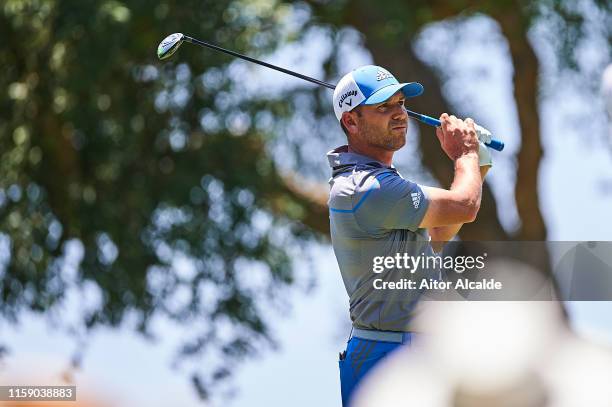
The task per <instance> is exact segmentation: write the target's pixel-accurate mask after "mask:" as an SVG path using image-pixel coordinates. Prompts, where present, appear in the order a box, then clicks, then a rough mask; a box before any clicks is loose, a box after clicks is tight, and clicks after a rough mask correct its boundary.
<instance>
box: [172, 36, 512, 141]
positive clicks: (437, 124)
mask: <svg viewBox="0 0 612 407" xmlns="http://www.w3.org/2000/svg"><path fill="white" fill-rule="evenodd" d="M184 41H187V42H190V43H192V44H196V45H199V46H202V47H206V48H210V49H214V50H216V51H220V52H224V53H226V54H229V55H232V56H234V57H237V58H241V59H244V60H245V61H249V62H253V63H254V64H257V65H261V66H265V67H266V68H270V69H274V70H276V71H279V72H282V73H285V74H287V75H291V76H295V77H296V78H300V79H303V80H305V81H308V82H312V83H314V84H316V85H321V86H325V87H326V88H329V89H332V90H333V89H336V86H335V85H332V84H331V83H327V82H323V81H320V80H318V79H314V78H311V77H310V76H306V75H302V74H300V73H297V72H293V71H290V70H288V69H285V68H281V67H280V66H276V65H273V64H269V63H267V62H263V61H259V60H257V59H255V58H251V57H249V56H246V55H243V54H240V53H238V52H235V51H231V50H229V49H225V48H222V47H220V46H218V45H215V44H211V43H209V42H206V41H201V40H198V39H197V38H193V37H190V36H188V35H185V36H184ZM406 112H407V113H408V116H410V117H412V118H414V119H417V120H419V121H420V122H422V123H425V124H428V125H430V126H434V127H440V120H438V119H435V118H433V117H430V116H427V115H424V114H420V113H416V112H413V111H410V110H406ZM485 144H486V145H487V146H488V147H490V148H492V149H494V150H497V151H502V150H503V149H504V143H503V142H502V141H498V140H491V141H490V142H489V143H485Z"/></svg>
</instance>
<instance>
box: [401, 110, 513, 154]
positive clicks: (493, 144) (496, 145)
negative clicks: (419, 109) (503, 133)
mask: <svg viewBox="0 0 612 407" xmlns="http://www.w3.org/2000/svg"><path fill="white" fill-rule="evenodd" d="M407 112H408V116H410V117H412V118H414V119H417V120H419V121H421V122H423V123H425V124H429V125H430V126H434V127H440V125H441V123H440V120H438V119H434V118H433V117H429V116H426V115H424V114H420V113H416V112H413V111H410V110H407ZM485 146H487V147H489V148H492V149H493V150H496V151H502V150H503V149H504V142H503V141H499V140H495V139H491V141H490V142H488V143H485Z"/></svg>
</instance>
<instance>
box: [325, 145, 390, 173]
mask: <svg viewBox="0 0 612 407" xmlns="http://www.w3.org/2000/svg"><path fill="white" fill-rule="evenodd" d="M327 160H328V161H329V166H330V167H331V168H332V169H337V167H344V166H349V165H351V166H353V165H359V164H365V165H373V166H376V167H386V168H394V167H393V165H391V166H388V165H385V164H383V163H381V162H380V161H377V160H375V159H374V158H372V157H368V156H365V155H361V154H357V153H349V152H348V145H346V144H345V145H343V146H340V147H337V148H335V149H333V150H331V151H329V152H328V153H327Z"/></svg>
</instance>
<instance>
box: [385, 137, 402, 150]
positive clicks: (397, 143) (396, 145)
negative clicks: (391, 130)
mask: <svg viewBox="0 0 612 407" xmlns="http://www.w3.org/2000/svg"><path fill="white" fill-rule="evenodd" d="M405 145H406V134H405V133H404V135H403V136H402V137H401V138H399V137H397V138H396V137H394V138H393V140H391V141H390V142H389V143H387V145H386V146H385V147H384V149H385V150H388V151H397V150H399V149H400V148H402V147H404V146H405Z"/></svg>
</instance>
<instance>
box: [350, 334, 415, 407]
mask: <svg viewBox="0 0 612 407" xmlns="http://www.w3.org/2000/svg"><path fill="white" fill-rule="evenodd" d="M411 340H412V334H410V333H406V334H404V342H403V343H397V342H383V341H373V340H369V339H361V338H357V337H352V338H351V339H349V341H348V343H347V346H346V351H345V352H342V353H341V354H340V360H339V361H338V365H339V367H340V387H341V392H342V406H343V407H349V406H350V403H351V396H352V394H353V392H354V391H355V389H356V388H357V385H358V384H359V383H360V382H361V380H362V379H363V377H364V376H365V375H366V374H367V373H368V372H369V371H370V370H371V369H372V368H373V367H374V365H376V364H377V363H378V362H380V361H381V360H382V359H384V358H385V356H387V355H389V354H390V353H391V352H393V351H394V350H396V349H397V348H399V347H400V346H404V345H410V342H411Z"/></svg>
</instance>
